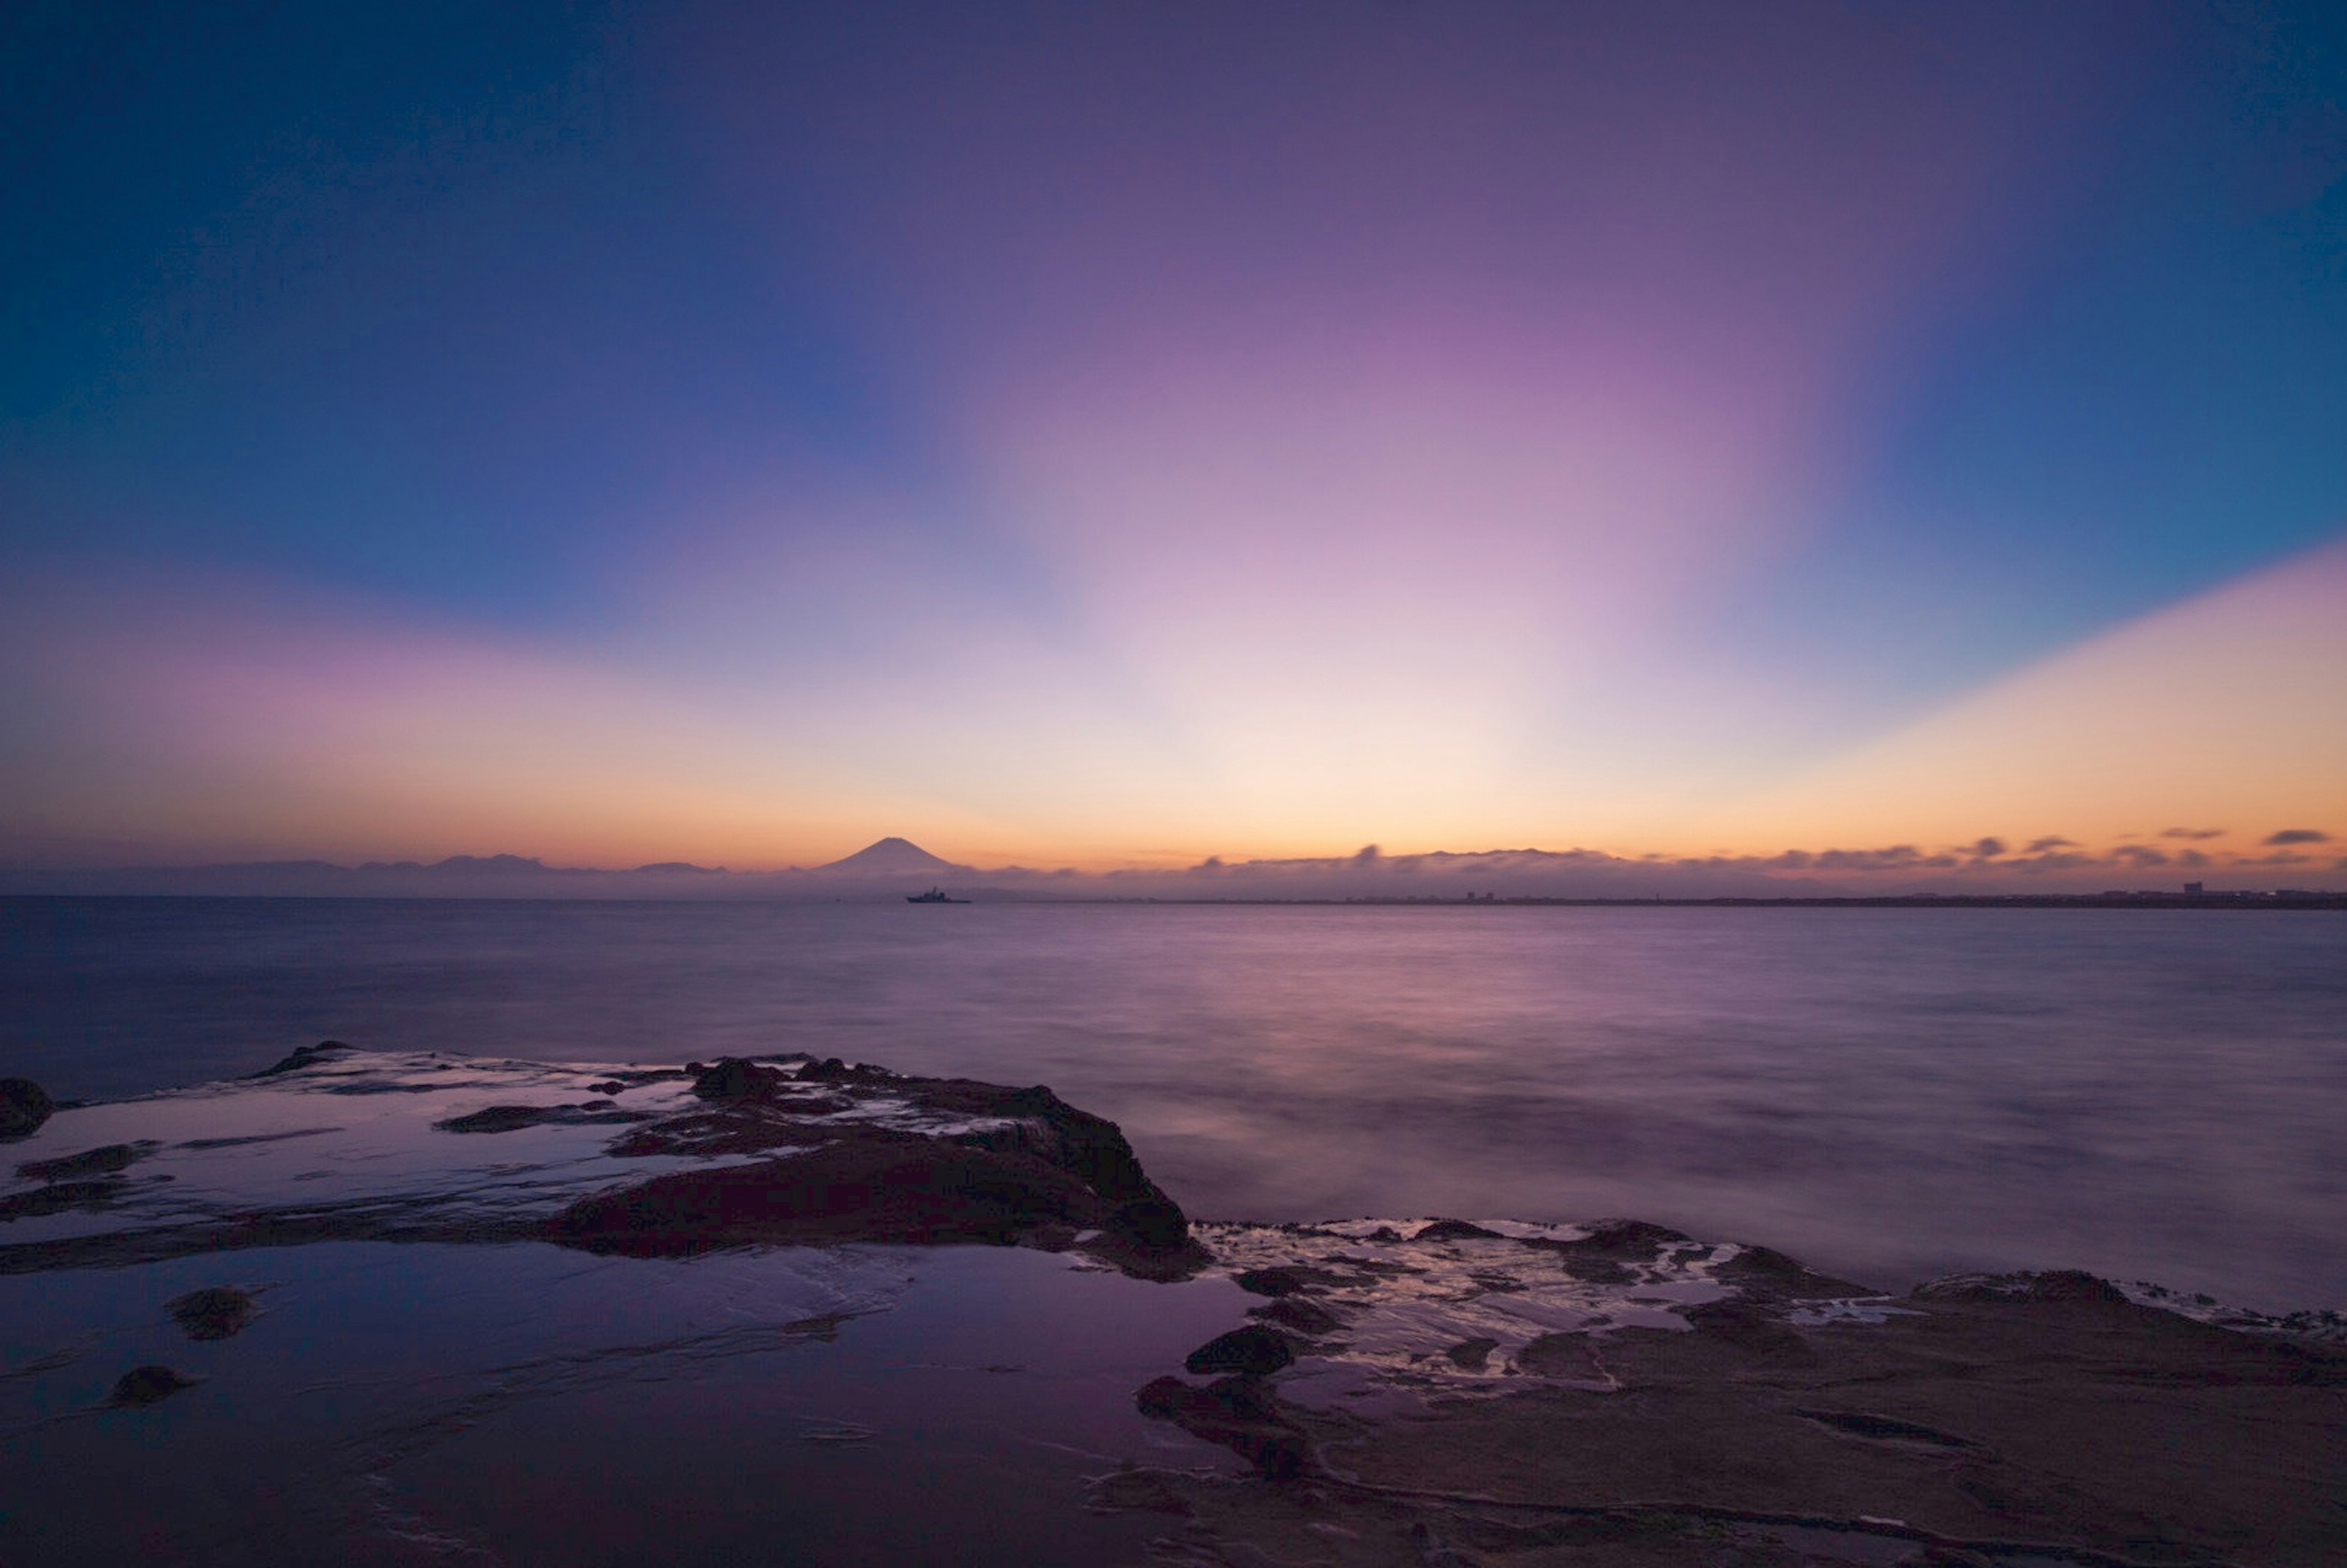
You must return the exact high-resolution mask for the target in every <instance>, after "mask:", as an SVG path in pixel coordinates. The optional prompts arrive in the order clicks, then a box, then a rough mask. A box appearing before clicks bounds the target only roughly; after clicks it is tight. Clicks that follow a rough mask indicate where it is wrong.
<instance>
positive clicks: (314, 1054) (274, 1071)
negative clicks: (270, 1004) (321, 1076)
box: [252, 1040, 352, 1078]
mask: <svg viewBox="0 0 2347 1568" xmlns="http://www.w3.org/2000/svg"><path fill="white" fill-rule="evenodd" d="M351 1049H352V1048H351V1047H350V1046H347V1045H344V1044H343V1042H342V1041H341V1040H320V1041H319V1042H318V1043H317V1044H315V1045H297V1046H295V1047H294V1048H293V1050H292V1054H291V1055H289V1056H287V1057H285V1058H283V1059H282V1061H273V1062H272V1063H270V1064H269V1065H268V1066H267V1067H264V1068H262V1069H261V1071H258V1072H256V1073H254V1074H253V1075H252V1076H253V1077H255V1078H274V1077H276V1076H277V1075H278V1074H279V1073H281V1072H299V1071H302V1069H303V1068H305V1067H315V1066H316V1065H317V1064H318V1063H319V1062H321V1061H324V1060H325V1059H326V1058H327V1057H329V1056H333V1055H336V1054H338V1053H339V1052H342V1051H345V1050H351Z"/></svg>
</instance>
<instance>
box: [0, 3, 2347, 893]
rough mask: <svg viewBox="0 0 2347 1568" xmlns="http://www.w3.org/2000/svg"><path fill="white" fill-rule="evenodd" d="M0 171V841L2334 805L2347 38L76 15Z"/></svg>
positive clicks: (641, 10) (362, 847) (20, 855)
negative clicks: (0, 199)
mask: <svg viewBox="0 0 2347 1568" xmlns="http://www.w3.org/2000/svg"><path fill="white" fill-rule="evenodd" d="M0 144H4V145H5V146H6V147H7V149H8V153H7V156H6V158H5V162H0V180H5V219H6V221H5V224H0V657H5V661H6V671H5V672H6V681H5V693H0V859H5V860H10V861H14V862H15V863H18V864H58V865H67V864H77V863H86V864H99V863H106V862H109V861H122V860H140V859H145V860H153V859H158V858H161V859H189V858H244V857H278V856H311V855H314V856H325V857H328V858H336V859H355V858H361V857H368V856H384V857H396V856H409V857H421V858H432V857H436V856H442V855H447V854H452V853H458V852H467V853H484V854H486V853H493V852H497V851H513V852H518V853H522V854H529V855H540V856H546V857H547V858H548V859H550V860H556V861H569V862H575V863H584V864H600V865H620V864H630V863H633V862H636V861H641V860H653V859H661V860H665V859H672V858H685V859H693V860H699V861H702V862H705V863H723V864H727V865H732V866H779V865H784V864H788V863H793V862H812V861H819V860H825V859H829V858H832V857H835V856H838V855H840V854H844V853H846V851H847V850H850V849H853V848H855V847H856V845H859V844H861V843H864V842H866V841H867V840H869V839H871V838H873V837H876V836H877V835H881V834H883V833H901V834H905V835H908V836H911V837H913V838H916V839H917V840H919V841H920V842H922V843H923V844H925V845H928V846H929V847H932V848H935V849H938V851H940V852H941V853H944V854H947V855H948V856H951V857H953V858H955V859H958V860H963V861H971V862H978V863H981V864H989V863H995V862H999V861H1007V860H1020V861H1023V862H1025V863H1027V864H1030V865H1034V864H1044V865H1061V864H1076V865H1081V866H1094V867H1100V866H1117V865H1178V864H1184V863H1186V862H1189V861H1194V860H1196V859H1198V858H1200V857H1203V856H1206V855H1222V856H1226V857H1227V856H1286V855H1294V856H1312V855H1326V854H1334V853H1342V852H1347V851H1349V850H1350V849H1352V848H1353V847H1355V846H1356V845H1359V844H1362V843H1365V842H1378V843H1381V844H1383V845H1386V846H1388V848H1389V850H1391V849H1399V850H1403V851H1417V850H1429V849H1437V848H1455V849H1481V848H1490V847H1495V846H1500V845H1543V846H1546V847H1551V848H1563V847H1567V846H1570V845H1593V846H1596V847H1602V848H1604V849H1607V850H1610V851H1613V852H1615V853H1619V854H1624V855H1639V854H1655V853H1660V854H1667V855H1673V856H1684V855H1721V856H1766V855H1768V854H1772V853H1774V852H1777V851H1779V850H1784V849H1789V848H1799V849H1807V850H1811V851H1818V850H1824V849H1828V848H1832V847H1838V846H1839V847H1852V848H1854V847H1859V846H1860V845H1882V844H1890V843H1894V842H1912V843H1915V844H1918V845H1922V846H1924V847H1925V848H1926V849H1927V850H1929V849H1933V848H1938V847H1944V846H1946V845H1955V844H1969V843H1972V842H1973V841H1975V840H1977V839H1979V838H1982V837H1983V836H1990V835H1994V836H1997V837H1999V838H2001V839H2003V840H2004V841H2006V842H2008V843H2009V844H2010V845H2012V846H2013V848H2012V853H2013V854H2014V855H2016V856H2017V855H2019V854H2020V853H2021V852H2022V846H2023V845H2026V844H2028V843H2031V842H2034V841H2038V840H2041V839H2045V838H2052V837H2060V838H2065V839H2067V840H2069V841H2071V842H2072V843H2073V844H2075V845H2087V846H2090V847H2091V848H2093V849H2094V850H2095V851H2096V853H2101V852H2104V851H2106V850H2108V849H2109V848H2110V846H2112V845H2124V844H2126V843H2129V842H2137V841H2142V842H2157V840H2158V839H2159V838H2160V835H2164V834H2168V833H2169V831H2170V830H2184V831H2190V832H2195V833H2217V832H2218V831H2219V829H2221V830H2222V832H2221V835H2220V836H2219V837H2215V838H2209V839H2196V840H2190V841H2180V840H2173V839H2171V840H2170V842H2189V843H2192V844H2196V845H2206V846H2207V848H2206V851H2205V852H2206V853H2211V854H2217V855H2220V856H2221V855H2238V856H2243V857H2252V858H2254V857H2257V856H2261V855H2265V854H2266V853H2267V852H2268V848H2269V846H2267V845H2265V842H2264V841H2265V840H2267V839H2268V838H2270V836H2272V835H2275V834H2278V833H2313V834H2328V835H2332V837H2331V838H2330V839H2328V840H2325V839H2320V838H2318V839H2299V840H2295V841H2293V842H2295V843H2297V844H2299V845H2318V846H2319V845H2322V844H2325V843H2328V844H2330V845H2332V849H2333V850H2335V849H2336V847H2337V846H2338V844H2339V842H2340V841H2341V840H2342V839H2347V632H2342V628H2347V564H2343V563H2347V14H2342V11H2341V10H2340V8H2339V7H2337V6H2336V5H2325V4H2320V3H2311V4H2306V5H2230V4H2228V5H2164V4H2147V3H2145V0H2121V3H2116V4H2111V5H2096V4H2089V3H2079V4H2066V3H2065V4H2059V5H2045V4H2042V3H2033V4H2015V5H1997V4H1968V5H1962V6H1952V5H1951V6H1932V5H1912V4H1892V3H1888V0H1884V3H1873V0H1835V3H1831V4H1824V3H1819V4H1799V3H1788V4H1770V5H1749V4H1719V5H1698V4H1670V3H1657V4H1642V5H1570V4H1556V3H1548V4H1541V5H1521V6H1516V5H1502V4H1479V5H1374V4H1349V5H1325V6H1324V5H1278V6H1263V5H1212V4H1184V5H988V6H972V5H861V6H852V7H851V6H826V7H812V6H810V7H784V6H776V5H749V4H742V5H728V4H709V5H703V4H691V3H682V4H660V5H616V6H561V5H528V4H515V5H501V6H495V7H480V6H477V5H461V6H460V5H434V4H429V3H419V4H415V5H403V6H396V7H351V6H323V7H315V6H313V7H283V8H279V7H263V6H246V5H211V6H203V7H157V8H153V9H151V10H148V9H139V10H133V9H132V8H128V7H108V6H92V5H38V4H35V5H17V6H13V7H10V8H9V11H8V15H7V19H6V20H5V22H0ZM2301 853H2303V852H2301ZM2328 853H2329V852H2328V851H2320V852H2318V853H2317V854H2316V856H2315V858H2316V860H2317V862H2318V863H2319V866H2321V867H2328V866H2330V864H2331V861H2330V859H2325V858H2323V857H2322V856H2323V855H2325V854H2328ZM2332 858H2335V856H2332ZM2301 880H2303V878H2302V877H2301ZM2318 880H2319V879H2318Z"/></svg>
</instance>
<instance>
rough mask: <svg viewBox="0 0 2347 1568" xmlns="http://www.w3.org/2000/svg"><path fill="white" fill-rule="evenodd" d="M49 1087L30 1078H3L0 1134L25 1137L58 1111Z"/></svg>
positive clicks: (0, 1101) (0, 1088)
mask: <svg viewBox="0 0 2347 1568" xmlns="http://www.w3.org/2000/svg"><path fill="white" fill-rule="evenodd" d="M55 1112H56V1104H55V1103H54V1102H52V1101H51V1100H50V1099H49V1095H48V1091H46V1090H45V1089H43V1088H42V1087H41V1086H40V1085H39V1084H37V1083H36V1082H34V1081H32V1080H31V1079H29V1078H0V1138H23V1137H27V1136H29V1135H30V1134H32V1133H34V1132H38V1131H39V1130H40V1126H41V1123H42V1122H46V1121H47V1120H48V1119H49V1117H50V1116H51V1115H52V1114H53V1113H55Z"/></svg>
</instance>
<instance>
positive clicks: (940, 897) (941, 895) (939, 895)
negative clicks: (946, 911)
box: [905, 887, 969, 904]
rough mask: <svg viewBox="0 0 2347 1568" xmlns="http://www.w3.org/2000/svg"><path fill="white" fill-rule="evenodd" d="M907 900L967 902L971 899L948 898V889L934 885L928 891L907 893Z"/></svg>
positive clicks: (911, 902)
mask: <svg viewBox="0 0 2347 1568" xmlns="http://www.w3.org/2000/svg"><path fill="white" fill-rule="evenodd" d="M905 902H906V903H907V904H967V903H969V899H967V898H948V897H946V890H945V889H944V888H942V887H932V888H930V889H929V890H928V892H927V893H907V894H906V895H905Z"/></svg>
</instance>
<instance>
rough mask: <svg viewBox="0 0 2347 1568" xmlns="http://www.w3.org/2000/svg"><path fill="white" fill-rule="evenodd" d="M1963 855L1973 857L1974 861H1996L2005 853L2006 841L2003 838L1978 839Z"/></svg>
mask: <svg viewBox="0 0 2347 1568" xmlns="http://www.w3.org/2000/svg"><path fill="white" fill-rule="evenodd" d="M1963 853H1964V854H1966V855H1969V856H1972V857H1973V859H1974V860H1994V859H1995V858H1996V857H1997V856H2000V855H2003V854H2004V840H2003V839H2002V838H1982V839H1978V840H1976V841H1974V842H1973V844H1971V845H1968V846H1966V848H1965V849H1964V851H1963Z"/></svg>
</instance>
